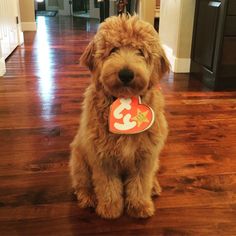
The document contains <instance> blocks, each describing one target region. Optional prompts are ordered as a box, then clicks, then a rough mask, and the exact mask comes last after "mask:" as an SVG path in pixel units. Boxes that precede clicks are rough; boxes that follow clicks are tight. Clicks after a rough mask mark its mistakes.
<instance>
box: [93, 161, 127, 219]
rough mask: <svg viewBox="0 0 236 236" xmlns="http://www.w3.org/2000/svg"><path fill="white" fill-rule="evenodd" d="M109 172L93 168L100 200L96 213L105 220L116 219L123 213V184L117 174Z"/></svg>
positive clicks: (100, 168)
mask: <svg viewBox="0 0 236 236" xmlns="http://www.w3.org/2000/svg"><path fill="white" fill-rule="evenodd" d="M107 171H108V170H107ZM107 171H106V170H104V169H103V168H102V167H99V166H97V165H96V166H93V182H94V186H95V192H96V196H97V199H98V205H97V208H96V212H97V213H98V214H99V215H100V216H101V217H103V218H108V219H114V218H118V217H119V216H120V215H121V214H122V213H123V209H124V200H123V196H122V195H123V183H122V182H121V179H120V178H119V176H118V175H116V173H112V170H109V173H106V172H107Z"/></svg>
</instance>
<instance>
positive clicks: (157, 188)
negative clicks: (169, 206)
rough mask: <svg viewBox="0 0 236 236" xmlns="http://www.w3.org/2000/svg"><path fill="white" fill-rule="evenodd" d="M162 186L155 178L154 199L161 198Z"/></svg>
mask: <svg viewBox="0 0 236 236" xmlns="http://www.w3.org/2000/svg"><path fill="white" fill-rule="evenodd" d="M161 191H162V190H161V186H160V184H159V182H158V180H157V177H156V176H154V178H153V188H152V197H156V196H160V195H161Z"/></svg>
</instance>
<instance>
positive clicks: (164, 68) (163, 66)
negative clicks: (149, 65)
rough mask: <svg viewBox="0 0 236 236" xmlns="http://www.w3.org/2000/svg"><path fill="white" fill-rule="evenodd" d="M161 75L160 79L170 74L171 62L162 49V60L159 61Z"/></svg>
mask: <svg viewBox="0 0 236 236" xmlns="http://www.w3.org/2000/svg"><path fill="white" fill-rule="evenodd" d="M159 60H160V61H159V68H158V70H159V74H160V79H161V78H162V77H163V76H164V75H165V74H166V73H169V72H170V62H169V60H168V59H167V57H166V54H165V51H164V49H163V48H161V53H160V59H159Z"/></svg>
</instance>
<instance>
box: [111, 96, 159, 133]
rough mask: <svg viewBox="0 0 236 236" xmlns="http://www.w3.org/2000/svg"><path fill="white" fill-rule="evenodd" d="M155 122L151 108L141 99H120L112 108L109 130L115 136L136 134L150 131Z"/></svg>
mask: <svg viewBox="0 0 236 236" xmlns="http://www.w3.org/2000/svg"><path fill="white" fill-rule="evenodd" d="M154 120H155V115H154V112H153V110H152V108H151V107H149V106H147V105H145V104H141V99H140V97H138V98H137V97H132V98H118V99H116V100H115V101H114V102H113V103H112V104H111V106H110V114H109V130H110V132H112V133H115V134H136V133H141V132H143V131H145V130H147V129H149V128H150V127H151V126H152V124H153V122H154Z"/></svg>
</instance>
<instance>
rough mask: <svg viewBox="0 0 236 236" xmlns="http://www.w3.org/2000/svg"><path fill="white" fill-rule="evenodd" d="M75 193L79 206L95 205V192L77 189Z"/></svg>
mask: <svg viewBox="0 0 236 236" xmlns="http://www.w3.org/2000/svg"><path fill="white" fill-rule="evenodd" d="M75 194H76V196H77V200H78V205H79V207H80V208H87V207H93V208H95V207H96V205H97V199H96V195H95V193H93V192H86V191H81V190H79V191H76V192H75Z"/></svg>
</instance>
